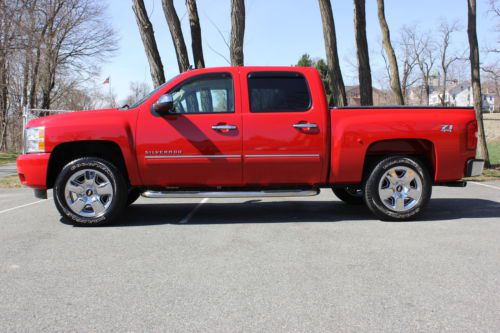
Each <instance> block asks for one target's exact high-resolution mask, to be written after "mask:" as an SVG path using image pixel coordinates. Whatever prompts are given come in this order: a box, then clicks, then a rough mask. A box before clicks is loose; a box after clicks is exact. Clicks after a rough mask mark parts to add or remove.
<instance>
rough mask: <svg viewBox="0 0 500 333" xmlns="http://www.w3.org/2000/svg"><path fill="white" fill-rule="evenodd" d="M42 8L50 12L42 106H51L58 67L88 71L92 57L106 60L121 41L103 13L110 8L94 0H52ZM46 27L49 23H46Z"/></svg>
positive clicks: (45, 44) (43, 75)
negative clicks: (117, 38)
mask: <svg viewBox="0 0 500 333" xmlns="http://www.w3.org/2000/svg"><path fill="white" fill-rule="evenodd" d="M45 2H47V3H46V4H43V7H41V13H42V15H43V14H45V15H46V26H47V29H46V34H45V38H44V40H43V44H42V47H43V53H42V57H43V58H42V59H43V63H42V64H43V67H42V71H41V72H40V73H39V74H40V81H39V83H40V89H41V93H42V96H41V104H40V106H41V108H42V109H49V108H50V107H51V93H52V91H53V90H54V88H56V83H57V82H56V77H57V73H58V70H59V69H61V70H63V69H67V68H71V69H74V70H79V71H86V70H89V69H90V67H92V65H93V64H92V63H91V62H90V61H89V60H90V59H97V60H104V59H105V58H106V57H109V55H111V54H112V53H113V52H114V51H115V50H116V45H117V40H116V38H115V33H114V31H113V29H112V28H111V27H110V26H109V24H108V23H107V21H106V18H105V16H104V15H103V12H104V11H105V9H106V7H105V6H103V5H102V3H101V2H99V1H94V0H52V1H45ZM44 27H45V25H44Z"/></svg>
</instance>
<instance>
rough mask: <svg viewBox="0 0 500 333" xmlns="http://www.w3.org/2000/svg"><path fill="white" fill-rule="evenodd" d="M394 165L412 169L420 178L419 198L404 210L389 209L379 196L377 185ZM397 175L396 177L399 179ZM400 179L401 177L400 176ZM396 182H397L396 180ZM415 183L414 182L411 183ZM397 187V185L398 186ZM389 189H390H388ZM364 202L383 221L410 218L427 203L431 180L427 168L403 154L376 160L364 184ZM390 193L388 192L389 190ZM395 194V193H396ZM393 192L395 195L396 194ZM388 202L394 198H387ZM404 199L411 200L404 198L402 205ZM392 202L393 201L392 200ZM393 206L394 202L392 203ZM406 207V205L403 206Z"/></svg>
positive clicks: (430, 191) (417, 213)
mask: <svg viewBox="0 0 500 333" xmlns="http://www.w3.org/2000/svg"><path fill="white" fill-rule="evenodd" d="M395 167H402V168H405V167H406V168H409V169H411V170H413V171H414V172H415V173H416V174H417V175H418V176H419V177H420V180H421V196H420V199H419V200H415V204H414V206H412V207H411V206H410V205H408V206H409V208H408V209H407V210H405V211H397V210H394V209H390V208H388V207H387V206H386V204H384V203H383V202H382V199H381V197H380V193H379V186H380V184H381V182H384V180H382V178H383V177H384V175H385V174H386V172H388V171H389V170H391V169H393V168H395ZM399 177H400V176H399V175H398V177H397V178H396V179H399ZM401 179H402V178H401ZM396 183H397V182H396ZM412 184H416V183H412ZM398 187H399V186H398ZM389 190H391V189H389ZM393 191H394V193H396V191H401V189H398V190H393ZM364 192H365V198H364V199H365V203H366V205H367V206H368V208H369V209H370V210H371V212H372V213H373V214H375V215H376V216H377V217H378V218H380V219H381V220H383V221H408V220H412V219H414V218H415V217H417V215H419V214H420V213H421V212H422V210H423V209H424V207H425V206H426V205H427V203H428V202H429V199H430V197H431V194H432V181H431V178H430V176H429V172H428V171H427V169H426V168H425V167H424V166H423V165H422V163H421V162H420V161H419V160H417V159H415V158H412V157H405V156H393V157H388V158H385V159H383V160H381V161H380V162H378V163H377V164H376V165H375V167H374V168H373V169H372V171H371V173H370V175H369V177H368V179H367V181H366V184H365V190H364ZM389 193H390V192H389ZM396 194H397V193H396ZM396 194H395V195H396ZM387 200H388V201H389V202H390V200H394V199H391V198H389V199H387ZM405 200H411V198H410V199H404V200H403V206H405V205H406V204H405V202H406V201H405ZM386 202H387V201H386ZM393 202H394V201H393ZM394 206H395V204H394ZM404 208H406V207H404Z"/></svg>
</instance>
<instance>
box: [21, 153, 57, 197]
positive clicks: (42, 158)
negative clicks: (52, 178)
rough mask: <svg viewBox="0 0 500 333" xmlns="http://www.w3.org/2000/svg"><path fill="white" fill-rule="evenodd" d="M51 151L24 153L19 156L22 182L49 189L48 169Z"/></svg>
mask: <svg viewBox="0 0 500 333" xmlns="http://www.w3.org/2000/svg"><path fill="white" fill-rule="evenodd" d="M49 159H50V153H40V154H24V155H20V156H19V157H18V158H17V172H18V174H19V179H20V180H21V184H23V185H25V186H29V187H33V188H35V189H39V190H45V189H47V170H48V167H49Z"/></svg>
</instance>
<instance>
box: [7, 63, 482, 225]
mask: <svg viewBox="0 0 500 333" xmlns="http://www.w3.org/2000/svg"><path fill="white" fill-rule="evenodd" d="M476 132H477V122H476V119H475V114H474V110H473V109H472V108H432V107H425V108H422V107H405V108H403V107H344V108H330V107H329V106H328V103H327V96H326V95H325V89H324V87H323V84H322V81H321V78H320V76H319V74H318V72H317V71H316V70H315V69H313V68H303V67H228V68H207V69H198V70H190V71H187V72H185V73H182V74H180V75H179V76H177V77H175V78H173V79H172V80H170V81H168V82H167V83H165V84H163V85H162V86H160V87H158V88H157V89H156V90H154V91H153V92H152V93H151V94H149V95H148V96H147V97H145V98H144V99H142V100H140V101H138V102H137V103H135V104H134V105H131V106H130V107H125V108H121V109H107V110H95V111H82V112H74V113H69V114H61V115H54V116H49V117H42V118H38V119H35V120H32V121H30V122H29V123H28V125H27V129H26V131H25V153H24V154H23V155H21V156H19V158H18V160H17V167H18V172H19V177H20V179H21V182H22V184H24V185H26V186H30V187H32V188H34V189H35V195H36V196H37V197H39V198H47V189H50V188H53V196H54V201H55V205H56V206H57V209H58V210H59V212H60V213H61V215H62V216H63V218H65V219H67V220H69V221H71V222H72V223H74V224H80V225H99V224H104V223H108V222H111V221H113V220H114V219H116V218H117V217H118V216H119V215H120V213H122V212H123V210H124V209H125V208H126V206H127V205H130V204H132V203H133V202H134V201H135V200H136V199H137V198H138V197H139V196H140V195H142V196H144V197H147V198H175V197H202V198H204V197H266V196H277V197H286V196H310V195H316V194H318V193H319V191H320V189H321V188H332V189H333V191H334V193H335V194H336V195H337V196H338V197H339V198H340V199H341V200H343V201H345V202H347V203H350V204H366V206H367V207H368V208H369V209H370V210H371V211H372V212H373V213H374V214H375V215H376V216H377V217H378V218H380V219H382V220H394V221H404V220H409V219H413V218H415V217H416V216H417V215H418V214H419V213H420V212H421V211H422V209H423V208H424V207H425V206H426V204H427V203H428V201H429V199H430V197H431V191H432V186H433V185H454V186H464V185H465V184H466V183H465V182H464V181H461V179H462V178H464V177H466V176H476V175H480V174H481V173H482V169H483V164H484V162H483V161H481V160H476V159H475V156H476V145H477V137H476Z"/></svg>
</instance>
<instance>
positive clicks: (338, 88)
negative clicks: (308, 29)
mask: <svg viewBox="0 0 500 333" xmlns="http://www.w3.org/2000/svg"><path fill="white" fill-rule="evenodd" d="M319 8H320V12H321V21H322V23H323V37H324V39H325V51H326V62H327V65H328V72H329V74H330V81H331V85H332V99H333V104H334V105H335V106H345V105H347V97H346V93H345V86H344V80H343V78H342V71H341V70H340V64H339V55H338V52H337V37H336V34H335V22H334V21H333V12H332V5H331V3H330V0H319Z"/></svg>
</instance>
